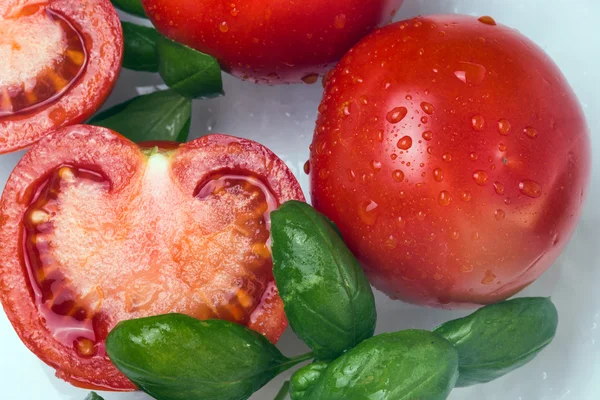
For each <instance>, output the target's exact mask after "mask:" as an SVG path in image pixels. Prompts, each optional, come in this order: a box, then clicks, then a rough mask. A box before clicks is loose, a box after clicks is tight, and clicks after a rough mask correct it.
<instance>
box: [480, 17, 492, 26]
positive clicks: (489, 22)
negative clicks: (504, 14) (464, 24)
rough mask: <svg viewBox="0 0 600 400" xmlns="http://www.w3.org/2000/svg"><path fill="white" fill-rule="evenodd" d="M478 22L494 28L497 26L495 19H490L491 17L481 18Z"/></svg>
mask: <svg viewBox="0 0 600 400" xmlns="http://www.w3.org/2000/svg"><path fill="white" fill-rule="evenodd" d="M477 20H478V21H479V22H481V23H482V24H486V25H492V26H495V25H496V21H495V20H494V18H492V17H490V16H489V15H484V16H483V17H480V18H478V19H477Z"/></svg>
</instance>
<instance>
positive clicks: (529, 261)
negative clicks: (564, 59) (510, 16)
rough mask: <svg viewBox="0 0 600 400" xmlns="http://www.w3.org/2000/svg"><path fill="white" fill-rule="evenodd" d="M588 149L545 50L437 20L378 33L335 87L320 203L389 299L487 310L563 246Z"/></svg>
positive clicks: (495, 27) (580, 119) (315, 175)
mask: <svg viewBox="0 0 600 400" xmlns="http://www.w3.org/2000/svg"><path fill="white" fill-rule="evenodd" d="M589 146H590V141H589V133H588V128H587V125H586V122H585V119H584V116H583V113H582V110H581V108H580V106H579V104H578V102H577V100H576V98H575V96H574V94H573V92H572V90H571V88H570V87H569V85H568V83H567V82H566V81H565V78H564V77H563V75H562V74H561V73H560V71H559V70H558V68H557V67H556V65H555V64H554V63H553V62H552V61H551V60H550V59H549V58H548V56H547V55H546V54H544V52H543V51H542V50H541V49H539V48H538V47H537V46H536V45H535V44H533V43H532V42H531V41H529V40H528V39H527V38H525V37H524V36H522V35H521V34H519V33H518V32H517V31H515V30H512V29H509V28H506V27H504V26H501V25H499V24H496V22H495V21H494V20H493V19H492V18H490V17H482V18H479V19H477V18H474V17H467V16H428V17H425V18H417V19H412V20H409V21H404V22H399V23H396V24H394V25H391V26H389V27H385V28H383V29H381V30H378V31H376V32H375V33H373V34H371V35H370V36H368V37H367V38H365V39H364V40H363V41H361V42H360V43H359V44H358V45H357V46H356V47H355V48H354V49H353V50H351V51H350V52H349V53H348V54H347V55H346V56H345V57H344V58H343V60H342V61H341V62H340V64H339V65H338V66H337V67H336V69H335V71H334V72H333V74H332V75H331V76H330V78H329V79H328V81H327V85H326V92H325V95H324V98H323V101H322V103H321V105H320V107H319V118H318V122H317V129H316V132H315V135H314V140H313V143H312V151H311V160H310V168H309V169H310V172H311V178H310V179H311V195H312V198H313V202H314V205H315V206H316V208H317V209H318V210H320V211H321V212H323V213H325V214H326V215H327V216H329V217H330V218H331V219H332V220H333V221H334V222H335V223H336V224H337V225H338V226H339V228H340V230H341V231H342V233H343V235H344V238H345V239H346V240H347V242H348V243H349V245H350V247H351V248H352V250H353V251H354V252H355V253H356V255H357V256H358V258H359V259H360V261H361V262H362V263H363V265H364V267H365V269H366V271H367V273H368V275H369V277H370V278H371V281H372V282H373V283H374V284H375V286H377V287H378V288H379V289H381V290H383V291H384V292H385V293H387V294H388V295H390V296H391V297H394V298H400V299H403V300H406V301H410V302H414V303H419V304H425V305H430V306H437V307H456V306H471V305H473V304H486V303H491V302H496V301H499V300H501V299H504V298H507V297H509V296H511V295H513V294H515V293H516V292H518V291H519V290H521V289H522V288H523V287H525V286H527V285H528V284H530V283H531V282H533V281H534V280H535V279H536V278H538V277H539V276H540V275H541V274H542V273H543V272H544V271H545V270H546V269H547V268H548V267H549V266H550V265H551V264H552V262H553V261H554V260H555V259H556V258H557V256H558V254H559V253H560V252H561V250H562V249H563V248H564V246H565V244H566V243H567V241H568V240H569V237H570V236H571V234H572V232H573V230H574V227H575V225H576V223H577V220H578V217H579V215H580V213H581V206H582V202H583V199H584V197H585V192H586V189H587V185H588V183H589V174H590V150H589Z"/></svg>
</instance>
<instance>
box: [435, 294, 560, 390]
mask: <svg viewBox="0 0 600 400" xmlns="http://www.w3.org/2000/svg"><path fill="white" fill-rule="evenodd" d="M557 326H558V313H557V311H556V307H554V304H552V301H551V300H550V299H547V298H539V297H538V298H520V299H515V300H510V301H505V302H502V303H498V304H493V305H490V306H486V307H483V308H481V309H479V310H478V311H476V312H474V313H473V314H471V315H469V316H468V317H465V318H461V319H457V320H454V321H449V322H446V323H445V324H443V325H442V326H440V327H439V328H437V329H436V330H435V332H436V333H437V334H439V335H441V336H442V337H444V338H446V339H448V340H449V341H450V342H451V343H453V344H454V346H455V347H456V349H457V350H458V355H459V357H460V363H459V371H460V377H459V379H458V383H457V386H459V387H464V386H471V385H475V384H478V383H485V382H489V381H492V380H494V379H496V378H499V377H501V376H503V375H505V374H507V373H509V372H510V371H512V370H514V369H517V368H519V367H521V366H523V365H525V364H526V363H528V362H529V361H531V360H532V359H533V358H534V357H535V356H536V355H537V354H538V353H539V352H540V351H541V350H542V349H543V348H544V347H546V346H547V345H548V344H550V342H552V339H553V338H554V335H555V334H556V328H557Z"/></svg>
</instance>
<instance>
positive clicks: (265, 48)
mask: <svg viewBox="0 0 600 400" xmlns="http://www.w3.org/2000/svg"><path fill="white" fill-rule="evenodd" d="M402 2H403V0H372V1H362V0H327V1H326V0H304V1H288V0H251V1H239V2H237V1H221V0H205V1H194V0H183V1H182V0H142V3H143V5H144V8H145V9H146V13H147V14H148V16H149V17H150V19H151V20H152V22H153V23H154V25H155V26H156V28H157V29H158V30H159V31H160V32H161V33H162V34H163V35H166V36H168V37H169V38H171V39H174V40H176V41H178V42H181V43H184V44H186V45H188V46H190V47H193V48H195V49H197V50H199V51H202V52H204V53H207V54H210V55H212V56H214V57H215V58H217V59H218V60H219V62H220V64H221V66H222V67H223V68H224V69H225V70H226V71H228V72H230V73H231V74H233V75H235V76H237V77H240V78H244V79H252V80H254V81H256V82H257V83H259V82H261V83H269V84H277V83H295V82H301V81H302V80H304V81H305V82H307V83H313V82H315V81H316V80H317V77H318V75H317V74H321V73H323V72H325V71H326V70H327V69H328V68H330V67H331V66H332V63H335V62H336V61H338V60H339V59H340V58H341V57H342V56H343V55H344V53H345V52H346V51H348V50H349V49H350V48H351V47H352V46H353V45H354V44H355V43H357V42H358V41H359V40H360V39H361V38H362V37H363V36H365V35H366V34H367V33H369V32H370V31H371V30H373V28H375V27H376V26H377V25H379V24H382V23H385V22H388V21H390V20H391V18H392V16H393V15H394V14H395V12H396V10H397V9H398V8H399V7H400V6H401V4H402Z"/></svg>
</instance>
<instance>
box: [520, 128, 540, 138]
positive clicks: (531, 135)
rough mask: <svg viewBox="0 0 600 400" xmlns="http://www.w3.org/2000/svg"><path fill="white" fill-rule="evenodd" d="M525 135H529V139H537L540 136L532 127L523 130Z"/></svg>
mask: <svg viewBox="0 0 600 400" xmlns="http://www.w3.org/2000/svg"><path fill="white" fill-rule="evenodd" d="M523 133H524V134H525V135H527V137H528V138H530V139H535V138H536V137H537V135H538V132H537V131H536V130H535V129H534V128H532V127H531V126H528V127H526V128H525V129H523Z"/></svg>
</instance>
